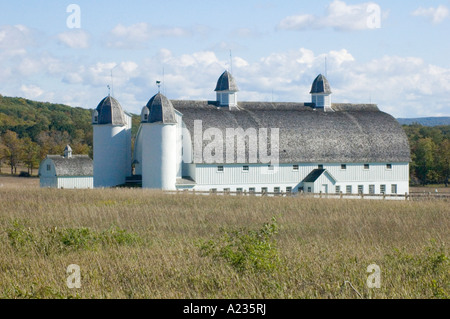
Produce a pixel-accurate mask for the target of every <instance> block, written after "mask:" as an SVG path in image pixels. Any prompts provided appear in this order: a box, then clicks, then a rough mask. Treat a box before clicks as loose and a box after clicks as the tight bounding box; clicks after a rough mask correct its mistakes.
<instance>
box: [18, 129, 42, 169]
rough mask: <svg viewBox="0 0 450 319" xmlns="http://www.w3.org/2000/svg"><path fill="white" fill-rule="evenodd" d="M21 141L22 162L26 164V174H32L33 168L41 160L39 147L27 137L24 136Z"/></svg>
mask: <svg viewBox="0 0 450 319" xmlns="http://www.w3.org/2000/svg"><path fill="white" fill-rule="evenodd" d="M22 142H23V152H22V162H23V163H24V164H25V165H26V166H27V169H28V174H33V169H34V168H37V167H38V166H39V162H40V160H41V154H40V147H39V145H38V144H37V143H35V142H33V141H32V140H31V138H29V137H25V138H24V139H23V140H22Z"/></svg>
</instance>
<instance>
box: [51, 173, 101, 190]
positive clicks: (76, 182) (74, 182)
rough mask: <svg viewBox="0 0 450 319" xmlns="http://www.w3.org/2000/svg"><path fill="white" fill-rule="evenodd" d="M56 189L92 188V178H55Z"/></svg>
mask: <svg viewBox="0 0 450 319" xmlns="http://www.w3.org/2000/svg"><path fill="white" fill-rule="evenodd" d="M57 187H58V188H66V189H75V188H78V189H85V188H94V178H93V177H84V176H83V177H78V176H63V177H58V178H57Z"/></svg>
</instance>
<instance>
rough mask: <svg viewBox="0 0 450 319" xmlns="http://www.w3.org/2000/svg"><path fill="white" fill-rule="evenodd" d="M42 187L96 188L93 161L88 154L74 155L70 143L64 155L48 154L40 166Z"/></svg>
mask: <svg viewBox="0 0 450 319" xmlns="http://www.w3.org/2000/svg"><path fill="white" fill-rule="evenodd" d="M39 179H40V186H41V187H50V188H68V189H75V188H94V176H93V162H92V160H91V159H90V157H89V156H88V155H72V149H71V148H70V146H69V145H67V146H66V148H65V150H64V156H61V155H47V157H46V158H45V159H44V160H43V161H42V162H41V164H40V166H39Z"/></svg>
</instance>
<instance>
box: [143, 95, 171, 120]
mask: <svg viewBox="0 0 450 319" xmlns="http://www.w3.org/2000/svg"><path fill="white" fill-rule="evenodd" d="M145 107H146V108H147V109H148V110H149V112H150V115H149V117H148V121H147V123H157V122H161V123H165V124H175V123H176V122H177V120H176V118H175V110H174V108H173V105H172V102H170V100H169V99H168V98H167V97H165V96H164V95H162V94H161V93H158V94H156V95H154V96H153V97H152V98H151V99H150V101H148V103H147V105H146V106H145Z"/></svg>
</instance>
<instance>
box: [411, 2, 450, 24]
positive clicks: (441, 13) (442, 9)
mask: <svg viewBox="0 0 450 319" xmlns="http://www.w3.org/2000/svg"><path fill="white" fill-rule="evenodd" d="M411 14H412V15H413V16H416V17H424V18H427V19H428V20H430V21H431V22H432V23H433V24H438V23H441V22H442V21H444V20H445V19H447V18H448V17H449V15H450V10H449V9H448V8H447V7H446V6H444V5H440V6H438V7H437V8H433V7H430V8H422V7H420V8H418V9H416V10H415V11H413V12H412V13H411Z"/></svg>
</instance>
